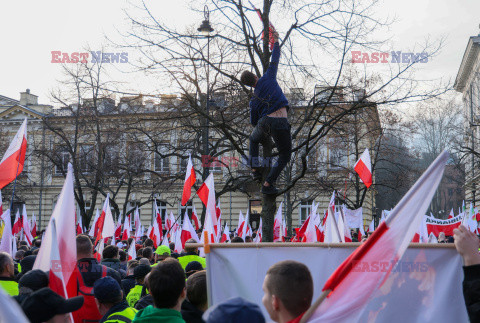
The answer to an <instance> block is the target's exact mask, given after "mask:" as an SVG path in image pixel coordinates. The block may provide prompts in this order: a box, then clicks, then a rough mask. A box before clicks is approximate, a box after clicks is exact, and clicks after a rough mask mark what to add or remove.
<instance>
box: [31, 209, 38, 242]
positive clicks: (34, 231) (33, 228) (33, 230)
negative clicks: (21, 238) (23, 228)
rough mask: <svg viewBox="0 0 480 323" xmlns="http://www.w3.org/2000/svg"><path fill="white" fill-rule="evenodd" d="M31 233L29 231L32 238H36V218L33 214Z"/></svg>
mask: <svg viewBox="0 0 480 323" xmlns="http://www.w3.org/2000/svg"><path fill="white" fill-rule="evenodd" d="M31 228H32V231H31V234H32V237H34V238H35V237H36V236H37V218H36V217H35V213H32V226H31Z"/></svg>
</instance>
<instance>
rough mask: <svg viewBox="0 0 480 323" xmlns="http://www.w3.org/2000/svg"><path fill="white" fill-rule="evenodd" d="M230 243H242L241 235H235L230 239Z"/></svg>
mask: <svg viewBox="0 0 480 323" xmlns="http://www.w3.org/2000/svg"><path fill="white" fill-rule="evenodd" d="M232 243H243V239H242V238H241V237H235V238H233V239H232Z"/></svg>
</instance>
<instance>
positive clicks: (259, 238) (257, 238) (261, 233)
mask: <svg viewBox="0 0 480 323" xmlns="http://www.w3.org/2000/svg"><path fill="white" fill-rule="evenodd" d="M262 230H263V228H262V218H261V217H260V224H259V225H258V229H257V235H256V236H255V239H253V242H255V243H260V242H262V235H263V232H262Z"/></svg>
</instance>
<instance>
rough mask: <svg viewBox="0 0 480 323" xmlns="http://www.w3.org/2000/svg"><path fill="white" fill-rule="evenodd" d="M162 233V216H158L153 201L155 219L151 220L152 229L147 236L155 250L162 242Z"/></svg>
mask: <svg viewBox="0 0 480 323" xmlns="http://www.w3.org/2000/svg"><path fill="white" fill-rule="evenodd" d="M162 231H163V228H162V215H161V214H160V211H158V206H157V203H156V201H155V218H154V220H153V229H152V231H151V232H150V235H149V237H150V239H152V240H153V244H154V246H155V248H157V247H158V246H159V245H160V243H161V242H162V233H163V232H162Z"/></svg>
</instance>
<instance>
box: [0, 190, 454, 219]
mask: <svg viewBox="0 0 480 323" xmlns="http://www.w3.org/2000/svg"><path fill="white" fill-rule="evenodd" d="M0 197H1V196H0ZM0 202H1V201H0ZM454 217H455V214H454V213H453V209H451V210H450V214H449V215H448V218H449V219H452V218H454Z"/></svg>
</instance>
